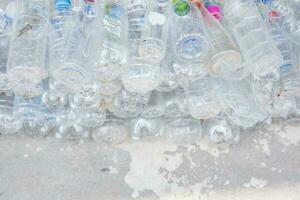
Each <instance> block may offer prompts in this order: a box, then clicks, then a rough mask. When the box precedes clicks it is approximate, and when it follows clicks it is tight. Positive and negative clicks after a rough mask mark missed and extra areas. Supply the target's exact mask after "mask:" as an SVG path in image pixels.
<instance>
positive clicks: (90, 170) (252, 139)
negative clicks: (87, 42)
mask: <svg viewBox="0 0 300 200" xmlns="http://www.w3.org/2000/svg"><path fill="white" fill-rule="evenodd" d="M298 126H299V127H298ZM299 143H300V123H298V121H295V122H290V123H289V125H282V124H276V125H273V126H272V127H271V128H270V129H269V130H264V131H252V132H249V133H247V134H244V135H243V136H242V140H241V143H240V144H238V145H235V146H232V147H230V148H228V147H226V146H214V145H210V144H208V143H207V142H206V139H204V140H203V141H201V142H200V143H199V144H195V145H187V146H176V145H174V144H171V143H168V142H166V141H163V140H155V141H153V140H152V141H146V140H145V141H137V142H127V143H124V144H122V145H119V146H115V147H107V146H104V145H100V144H96V143H94V142H84V143H78V142H74V141H73V142H72V141H61V140H57V139H54V138H47V139H40V138H30V137H24V136H1V137H0V200H131V199H138V200H144V199H145V200H147V199H149V200H157V199H161V200H176V199H180V200H182V199H186V200H206V199H209V200H211V199H212V200H215V199H216V200H225V199H226V200H227V199H230V200H235V199H239V200H244V199H245V200H250V199H251V200H252V199H255V200H260V199H264V200H265V199H270V198H272V200H277V199H278V200H299V199H300V146H299Z"/></svg>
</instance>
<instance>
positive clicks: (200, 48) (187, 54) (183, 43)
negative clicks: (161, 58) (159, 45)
mask: <svg viewBox="0 0 300 200" xmlns="http://www.w3.org/2000/svg"><path fill="white" fill-rule="evenodd" d="M171 13H172V14H171V18H172V21H171V24H172V32H171V33H172V35H171V36H170V37H172V38H171V39H172V44H173V48H174V51H175V55H176V57H177V58H178V59H180V60H183V61H188V62H200V61H201V60H202V59H204V57H205V56H206V55H207V52H208V40H207V34H206V28H205V25H204V21H203V18H202V15H201V12H200V11H199V9H198V8H197V7H196V6H195V5H194V4H189V3H188V1H186V0H174V1H173V12H171Z"/></svg>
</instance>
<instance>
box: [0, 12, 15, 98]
mask: <svg viewBox="0 0 300 200" xmlns="http://www.w3.org/2000/svg"><path fill="white" fill-rule="evenodd" d="M1 23H2V25H1ZM10 27H11V25H10V24H9V22H8V19H7V16H6V14H5V13H4V11H2V10H1V8H0V93H3V92H6V93H9V92H10V90H11V89H12V87H13V83H12V82H10V81H9V80H8V77H7V60H8V51H9V44H10V39H11V28H10Z"/></svg>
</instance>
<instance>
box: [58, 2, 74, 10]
mask: <svg viewBox="0 0 300 200" xmlns="http://www.w3.org/2000/svg"><path fill="white" fill-rule="evenodd" d="M55 8H56V10H57V11H62V10H70V9H71V0H55Z"/></svg>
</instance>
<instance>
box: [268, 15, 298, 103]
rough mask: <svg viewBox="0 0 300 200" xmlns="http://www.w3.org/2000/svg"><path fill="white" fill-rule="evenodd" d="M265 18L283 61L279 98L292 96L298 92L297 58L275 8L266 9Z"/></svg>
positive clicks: (281, 19) (280, 68)
mask: <svg viewBox="0 0 300 200" xmlns="http://www.w3.org/2000/svg"><path fill="white" fill-rule="evenodd" d="M266 18H267V21H268V27H269V30H270V32H271V35H272V36H273V38H274V42H275V43H276V45H277V47H278V49H279V50H280V52H281V55H282V57H283V61H282V63H281V65H280V66H279V73H280V80H279V82H280V88H279V89H280V90H279V93H278V96H279V97H280V98H293V97H294V96H296V95H299V92H300V76H299V75H300V74H299V69H298V65H299V63H298V59H297V54H296V52H295V49H294V46H293V43H292V42H291V41H290V40H289V39H288V37H287V35H286V34H285V32H284V30H283V23H284V21H283V20H284V19H283V18H282V17H281V16H280V15H279V13H277V12H276V11H275V10H270V9H267V13H266Z"/></svg>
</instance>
